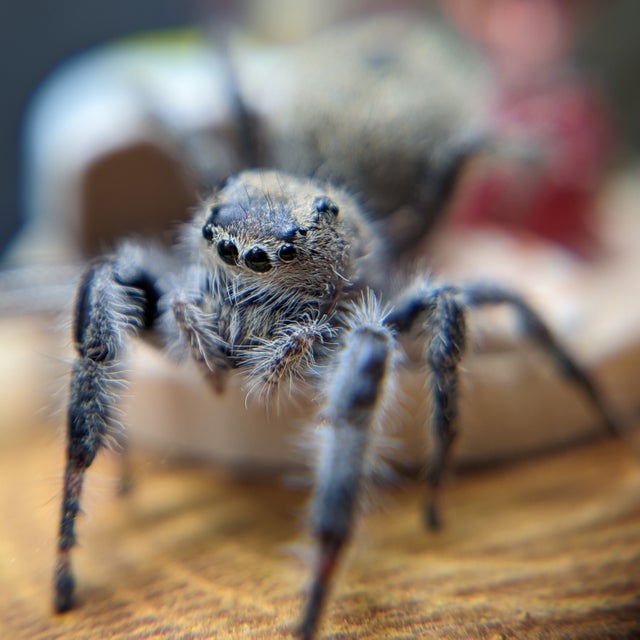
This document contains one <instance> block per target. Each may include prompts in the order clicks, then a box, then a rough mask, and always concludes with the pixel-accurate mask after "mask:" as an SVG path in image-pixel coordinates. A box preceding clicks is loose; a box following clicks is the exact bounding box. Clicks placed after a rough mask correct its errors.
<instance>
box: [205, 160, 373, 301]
mask: <svg viewBox="0 0 640 640" xmlns="http://www.w3.org/2000/svg"><path fill="white" fill-rule="evenodd" d="M202 236H203V238H204V240H205V247H206V248H205V251H206V255H207V260H208V261H209V262H210V263H211V262H212V263H213V266H214V267H215V268H216V269H224V270H225V271H227V272H229V273H233V274H235V275H237V276H238V277H243V276H244V277H245V278H248V279H249V280H251V281H252V282H254V281H255V279H256V278H261V279H262V280H261V282H262V283H264V284H265V285H267V284H268V283H274V284H277V285H278V286H279V287H281V288H285V289H286V288H290V289H297V290H300V289H304V290H307V291H310V290H313V291H319V290H322V291H329V290H335V288H336V287H335V285H336V284H337V282H338V281H342V282H343V283H346V282H348V281H352V280H353V279H354V278H358V277H359V276H360V274H359V273H358V272H359V271H360V263H361V262H362V259H363V258H364V257H365V256H366V255H367V254H368V253H369V252H370V249H371V246H372V244H373V236H372V233H371V230H370V229H369V226H368V225H367V223H366V222H365V219H364V218H363V216H362V214H361V212H360V209H359V207H358V206H357V204H356V203H355V201H354V200H353V198H351V197H350V196H349V195H348V194H346V193H345V192H344V191H342V190H339V189H334V188H332V187H329V186H328V185H326V184H324V183H321V182H317V181H314V180H308V179H302V178H297V177H293V176H291V175H288V174H284V173H279V172H275V171H246V172H244V173H241V174H239V175H238V176H236V177H233V178H231V179H229V180H227V181H226V183H225V184H224V186H223V187H222V189H221V190H220V191H219V192H218V193H216V194H215V195H214V196H213V198H211V199H210V200H209V201H208V202H207V204H206V209H205V211H204V218H203V219H202Z"/></svg>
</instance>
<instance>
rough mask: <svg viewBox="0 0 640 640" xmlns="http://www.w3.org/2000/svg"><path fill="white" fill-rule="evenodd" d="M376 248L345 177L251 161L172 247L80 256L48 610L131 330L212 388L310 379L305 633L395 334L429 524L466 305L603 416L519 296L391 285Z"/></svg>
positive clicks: (421, 280) (66, 588)
mask: <svg viewBox="0 0 640 640" xmlns="http://www.w3.org/2000/svg"><path fill="white" fill-rule="evenodd" d="M388 255H389V254H388V252H386V250H385V244H384V237H381V236H380V235H379V234H378V233H377V231H376V228H375V225H374V223H372V222H371V221H370V220H369V219H368V218H367V214H366V212H365V211H364V210H363V209H362V208H361V207H360V206H359V204H358V203H357V201H356V200H355V199H354V198H353V197H352V196H351V195H349V193H347V192H346V191H344V190H343V189H341V188H337V187H334V186H332V185H330V184H328V183H326V182H324V181H320V180H316V179H307V178H299V177H294V176H292V175H289V174H286V173H282V172H276V171H264V170H251V171H246V172H244V173H241V174H240V175H238V176H236V177H232V178H230V179H228V180H227V181H226V183H225V184H224V185H223V186H222V188H221V189H220V190H219V191H217V193H215V194H214V195H213V196H212V197H211V198H210V199H209V200H208V201H207V202H206V203H205V204H204V205H203V206H202V207H201V208H200V210H199V211H198V213H197V214H196V216H195V221H194V223H193V224H192V225H191V226H189V227H188V229H187V232H186V233H185V236H184V241H183V242H182V243H181V245H180V246H179V248H178V249H177V250H176V251H175V254H174V255H173V256H172V257H167V258H166V259H158V256H157V255H156V254H154V253H153V252H151V251H150V250H148V249H146V248H145V247H143V246H140V245H136V244H124V245H122V246H121V247H120V248H119V249H118V250H117V251H115V252H114V253H113V254H112V255H110V256H107V257H104V258H101V259H98V260H96V261H94V262H93V263H92V264H91V265H90V266H89V268H88V269H87V271H86V272H85V275H84V277H83V278H82V280H81V284H80V287H79V292H78V296H77V302H76V309H75V324H74V338H75V346H76V350H77V358H76V361H75V364H74V367H73V373H72V380H71V399H70V404H69V411H68V447H67V465H66V469H65V484H64V497H63V506H62V517H61V525H60V535H59V541H58V555H57V562H56V567H55V580H54V584H55V608H56V610H57V611H65V610H67V609H69V608H70V607H71V606H72V604H73V592H74V579H73V574H72V570H71V564H70V551H71V548H72V547H73V546H74V544H75V521H76V516H77V514H78V511H79V508H80V494H81V488H82V481H83V477H84V473H85V471H86V469H87V468H88V467H89V465H90V464H91V463H92V461H93V459H94V457H95V455H96V454H97V452H98V450H99V449H100V448H101V447H102V446H104V445H105V444H106V443H108V441H109V439H110V438H112V437H114V435H115V433H116V430H117V428H118V427H117V422H116V420H115V418H114V408H115V402H116V391H117V389H118V387H119V385H120V383H121V381H122V374H121V368H120V363H121V362H122V358H123V355H124V353H125V350H126V343H127V341H128V339H129V338H130V337H131V336H132V335H134V334H139V335H141V336H142V337H148V338H149V339H151V340H153V342H154V343H155V344H157V345H158V346H160V347H163V348H167V349H169V350H176V349H178V350H179V351H182V352H185V353H188V354H190V355H191V356H192V357H193V358H194V359H195V360H196V361H197V362H199V363H200V364H201V365H202V368H203V371H204V373H205V375H206V376H208V377H209V378H210V379H211V381H212V383H213V385H214V387H215V388H216V389H218V390H220V389H222V388H223V385H224V381H225V378H226V376H227V373H228V372H229V371H231V370H237V371H240V372H242V373H244V375H245V379H246V380H247V386H248V387H249V388H250V389H256V390H257V391H258V392H259V391H269V390H271V389H273V388H275V387H276V386H277V385H279V384H282V383H283V382H284V383H285V384H289V383H290V381H295V380H296V379H303V380H306V381H307V382H308V383H309V384H311V385H313V386H314V387H315V388H316V389H317V393H316V394H314V396H315V397H316V398H317V400H316V403H317V406H316V414H315V417H314V418H312V419H313V420H315V424H316V425H317V426H318V427H319V428H320V431H321V432H322V434H323V436H322V438H321V439H320V445H319V447H320V451H319V456H318V464H317V472H316V483H315V491H314V495H313V499H312V504H311V517H310V523H311V525H310V526H311V531H312V534H313V536H314V537H315V539H316V541H317V545H318V551H317V563H316V565H315V569H314V571H313V577H312V583H311V590H310V595H309V599H308V603H307V605H306V609H305V612H304V616H303V619H302V624H301V626H300V635H301V636H302V637H303V638H311V637H313V636H314V634H315V631H316V629H317V623H318V620H319V615H320V612H321V610H322V607H323V604H324V602H325V600H326V592H327V588H328V586H329V584H330V580H331V575H332V573H333V570H334V567H335V565H336V562H337V560H338V558H339V556H340V553H341V550H342V549H343V548H344V545H345V542H346V541H347V540H348V538H349V534H350V532H351V530H352V527H353V520H354V514H355V512H356V505H357V499H358V495H359V493H360V491H361V485H362V483H363V477H364V460H365V457H366V454H367V452H368V447H369V444H370V442H371V438H372V431H373V430H374V429H376V428H378V427H383V426H384V420H385V407H386V406H388V405H389V403H390V402H391V401H393V399H394V394H393V388H394V378H395V375H396V371H397V369H398V367H399V365H400V364H401V362H402V347H401V343H400V342H399V339H400V338H401V337H402V336H403V335H408V336H410V337H412V338H414V339H417V340H419V341H420V342H421V344H422V358H421V360H422V363H423V366H424V372H425V380H426V381H427V386H426V388H427V390H428V394H429V397H430V402H431V406H432V418H431V421H432V422H431V429H432V432H433V439H434V447H433V450H432V452H431V462H430V466H429V474H428V485H429V489H430V491H429V498H428V501H427V509H426V518H427V522H428V524H429V525H431V526H437V524H438V513H437V509H436V505H435V500H436V494H437V490H438V488H439V487H440V484H441V480H442V476H443V472H444V470H445V466H446V462H447V459H448V455H449V452H450V448H451V445H452V443H453V441H454V437H455V433H456V413H457V387H458V384H457V383H458V365H459V363H460V360H461V358H462V356H463V353H464V349H465V341H466V329H465V317H466V312H467V310H468V309H469V308H471V307H477V306H482V305H487V304H503V303H505V304H508V305H511V306H512V307H513V308H514V309H515V311H516V313H517V314H518V316H519V318H520V320H521V326H522V329H523V331H524V333H525V334H526V335H527V336H528V337H530V338H531V339H533V340H534V341H536V342H537V343H538V344H539V346H540V347H541V348H542V349H544V350H546V351H547V352H548V353H549V355H550V356H551V357H552V358H553V359H554V360H555V361H556V363H557V364H558V366H559V369H560V371H561V372H562V373H563V374H565V375H566V376H568V377H569V378H570V379H572V380H573V381H574V382H575V383H576V384H577V385H578V386H579V387H581V388H582V390H583V391H584V392H585V394H586V395H587V396H588V397H589V399H590V400H591V402H592V403H593V405H594V407H595V409H596V410H597V411H599V412H601V414H602V417H603V419H604V420H605V421H606V422H607V424H609V425H611V420H610V418H609V416H608V414H607V411H606V409H605V407H604V404H603V403H602V402H601V400H600V398H599V396H598V393H597V391H596V389H595V387H594V386H593V384H592V383H591V381H590V380H589V378H588V376H587V374H586V373H584V372H583V371H582V370H581V369H580V367H579V366H578V365H577V364H576V363H575V362H574V361H573V360H572V358H571V357H570V356H569V355H568V354H567V353H566V352H565V351H564V350H563V349H562V348H561V347H560V346H559V345H558V344H557V342H556V341H555V340H554V338H553V337H552V335H551V334H550V332H549V331H548V330H547V329H546V328H545V326H544V324H543V323H542V321H541V320H540V319H539V318H538V317H537V315H536V314H535V313H534V312H533V311H532V310H531V309H530V308H529V307H528V306H527V304H526V303H525V302H524V301H523V300H522V299H521V298H520V297H519V296H518V295H516V294H515V293H512V292H510V291H507V290H505V289H502V288H500V287H498V286H493V285H473V286H465V287H454V286H444V285H435V284H433V283H432V282H431V281H430V280H429V279H428V278H427V277H426V276H425V275H424V274H413V275H410V276H408V278H409V279H408V284H407V286H406V287H404V288H402V289H401V290H394V287H393V285H392V284H391V280H392V278H391V277H390V273H391V270H390V266H391V265H386V264H385V260H387V259H388ZM212 428H215V425H212Z"/></svg>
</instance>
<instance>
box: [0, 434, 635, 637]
mask: <svg viewBox="0 0 640 640" xmlns="http://www.w3.org/2000/svg"><path fill="white" fill-rule="evenodd" d="M23 436H24V437H22V438H20V439H19V440H16V439H12V440H11V441H9V442H4V443H3V446H2V447H1V449H0V563H1V565H0V638H11V639H13V638H17V639H22V638H24V639H27V638H28V639H31V640H45V639H46V640H53V639H56V638H70V639H75V638H83V639H87V640H93V639H97V638H107V637H109V638H121V639H125V638H126V639H129V638H183V639H187V638H189V639H196V638H209V637H212V638H258V639H267V638H289V637H291V635H290V634H291V629H292V625H293V623H295V621H296V618H297V616H298V614H299V611H300V607H301V602H302V596H303V587H304V583H305V580H306V578H307V562H306V561H305V560H304V559H303V558H304V556H305V554H306V555H308V553H307V552H308V551H309V549H310V545H309V541H308V540H307V539H306V537H305V535H304V527H303V525H302V520H303V514H304V505H305V503H306V499H307V496H306V493H305V492H304V491H301V490H292V489H289V488H286V487H285V486H284V485H283V484H282V482H279V481H275V480H274V481H268V482H267V481H265V480H264V479H255V480H253V481H246V480H245V481H242V482H241V481H239V480H237V479H234V478H233V477H231V476H229V475H226V474H225V473H224V472H222V471H220V470H215V469H211V468H208V467H201V466H200V467H199V466H195V465H187V464H183V465H175V464H173V465H169V464H166V463H163V461H162V460H160V459H156V458H149V457H139V456H137V455H135V453H134V456H133V460H134V463H135V475H136V487H135V489H134V491H133V492H132V493H131V494H130V495H129V496H128V497H126V498H124V499H121V498H117V497H116V496H115V487H116V484H117V477H118V464H117V461H116V459H115V458H114V457H113V456H109V455H103V456H101V458H100V459H99V461H98V462H97V463H96V465H95V467H94V468H92V469H91V472H90V474H89V481H88V485H87V490H86V499H85V503H84V506H85V511H86V513H87V515H86V517H84V518H82V519H81V522H80V526H79V535H80V545H81V546H80V547H79V548H78V549H76V554H75V568H76V572H77V578H78V591H79V600H80V603H79V605H80V606H79V607H78V608H77V609H76V610H74V611H72V612H70V613H69V614H66V615H63V616H58V617H55V616H53V615H52V614H51V611H50V604H49V603H50V596H51V594H50V578H51V575H50V574H51V567H52V561H53V550H54V539H55V532H56V527H57V522H56V521H57V516H58V509H59V504H58V500H59V493H60V477H61V469H62V462H63V460H62V449H63V445H62V442H61V438H60V437H59V434H56V433H55V429H53V428H46V429H45V428H39V429H35V430H33V431H29V432H28V434H24V433H23ZM404 484H405V485H406V486H403V487H396V488H395V489H388V490H385V491H384V492H383V493H382V494H381V496H380V500H379V502H380V503H381V504H380V505H379V506H378V507H377V508H374V509H373V510H371V512H370V513H368V514H366V515H364V516H363V518H362V520H361V523H360V526H359V529H358V532H357V533H356V535H355V537H354V540H353V543H352V545H351V548H350V550H349V553H348V557H347V559H346V562H345V565H344V567H343V568H342V570H341V572H340V575H339V580H338V582H337V584H336V586H335V589H334V591H333V595H332V599H331V604H330V607H329V610H328V614H327V616H326V618H325V620H324V623H323V626H322V637H324V638H334V639H338V638H361V639H365V638H366V639H370V638H407V639H409V638H416V637H419V638H427V639H430V638H434V639H435V638H449V639H471V640H475V639H478V640H479V639H482V640H499V639H501V640H507V639H509V640H511V639H536V640H542V639H545V640H547V639H548V640H556V639H557V640H560V639H563V640H564V639H581V640H586V639H593V640H596V639H612V640H614V639H622V638H638V637H640V461H638V459H637V457H636V456H634V454H633V453H632V451H631V448H630V447H629V446H628V443H623V442H613V441H602V442H599V443H596V444H591V445H588V446H585V447H582V448H579V449H574V450H571V451H568V452H564V453H561V454H556V455H552V456H547V457H544V458H539V459H534V460H530V461H526V462H521V463H518V464H513V465H510V466H507V467H503V468H500V469H491V470H486V471H481V472H480V471H476V472H473V473H471V472H469V473H465V474H457V475H456V476H454V477H452V478H451V480H450V482H449V486H448V489H447V493H446V501H445V517H446V527H445V528H444V530H443V531H442V532H440V533H438V534H435V535H434V534H428V533H425V532H424V531H423V530H422V529H421V525H420V518H419V508H418V507H419V505H420V501H421V499H422V496H423V492H422V490H421V487H420V486H419V485H417V484H414V483H413V482H410V481H407V482H406V483H404Z"/></svg>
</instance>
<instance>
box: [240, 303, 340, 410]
mask: <svg viewBox="0 0 640 640" xmlns="http://www.w3.org/2000/svg"><path fill="white" fill-rule="evenodd" d="M335 335H336V330H335V329H334V328H333V327H331V325H330V324H329V322H328V320H327V318H326V317H325V316H321V317H315V316H309V317H303V318H302V319H301V320H300V321H298V322H290V323H287V324H284V325H283V326H281V327H280V328H278V329H277V330H276V331H275V332H274V335H273V336H271V337H270V338H254V339H253V340H254V341H253V342H252V343H251V344H250V345H249V346H247V347H245V348H244V349H241V350H240V354H239V356H240V360H241V363H242V366H243V368H246V370H247V372H248V375H247V379H248V380H249V381H250V384H249V394H252V393H257V394H258V395H260V396H263V397H264V398H267V397H269V396H270V395H271V394H272V393H273V392H274V391H275V390H276V388H277V387H278V386H279V385H281V384H282V383H283V382H284V383H288V386H289V391H291V388H292V387H293V383H294V382H295V381H296V380H297V379H300V380H301V379H303V378H304V375H305V373H307V372H309V371H310V370H313V365H314V364H315V362H316V358H317V356H318V355H320V354H321V352H325V351H326V349H327V348H328V342H329V341H330V340H331V339H332V338H333V337H335Z"/></svg>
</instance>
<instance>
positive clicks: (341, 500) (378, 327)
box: [299, 320, 396, 640]
mask: <svg viewBox="0 0 640 640" xmlns="http://www.w3.org/2000/svg"><path fill="white" fill-rule="evenodd" d="M395 348H396V346H395V341H394V339H393V337H392V335H391V332H390V331H389V330H388V329H387V328H386V327H384V326H383V325H382V321H381V320H376V321H373V322H368V323H366V324H365V323H362V324H359V325H354V326H352V327H351V328H350V330H349V331H348V333H347V334H346V337H345V340H344V346H343V347H342V349H341V351H340V352H339V354H338V357H337V360H336V364H335V365H334V369H333V372H332V374H331V376H330V379H329V383H328V387H327V391H326V405H325V407H324V410H323V412H322V415H321V420H322V421H323V422H324V426H325V428H324V433H323V439H322V443H321V451H320V459H319V464H318V469H317V478H316V486H315V492H314V495H313V499H312V503H311V530H312V533H313V536H314V537H315V539H316V541H317V545H318V547H317V558H316V564H315V567H314V571H313V577H312V582H311V587H310V591H309V595H308V600H307V604H306V609H305V611H304V616H303V619H302V623H301V626H300V628H299V634H300V636H301V637H302V638H303V639H304V640H310V639H311V638H313V636H314V634H315V630H316V628H317V624H318V620H319V618H320V614H321V612H322V609H323V605H324V603H325V601H326V597H327V592H328V589H329V587H330V583H331V579H332V576H333V574H334V571H335V568H336V566H337V563H338V561H339V558H340V554H341V552H342V549H343V548H344V545H345V543H346V541H347V540H348V538H349V535H350V533H351V530H352V526H353V520H354V515H355V512H356V504H357V499H358V496H359V491H360V487H361V484H362V471H363V462H364V456H365V453H366V450H367V444H368V442H369V435H370V430H371V428H372V426H373V425H374V424H375V423H376V422H377V421H378V420H379V419H380V414H381V403H382V399H383V397H384V395H385V389H386V388H387V386H388V384H389V381H390V374H391V371H392V369H393V364H392V362H393V356H394V353H395Z"/></svg>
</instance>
